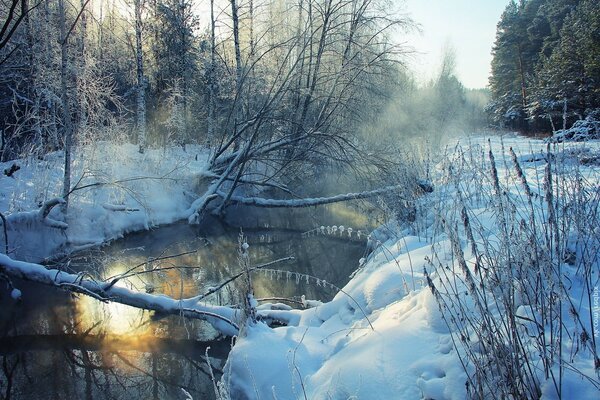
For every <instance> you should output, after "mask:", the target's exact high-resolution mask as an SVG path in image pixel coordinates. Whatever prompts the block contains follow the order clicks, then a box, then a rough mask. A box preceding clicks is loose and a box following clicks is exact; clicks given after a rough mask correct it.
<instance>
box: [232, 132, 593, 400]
mask: <svg viewBox="0 0 600 400" xmlns="http://www.w3.org/2000/svg"><path fill="white" fill-rule="evenodd" d="M490 148H491V150H492V156H490V155H489V149H490ZM511 148H512V149H514V157H513V155H512V154H511V150H510V149H511ZM599 155H600V146H599V143H598V142H590V143H586V144H565V145H561V146H553V147H551V148H549V149H547V148H546V144H545V143H543V142H541V141H531V140H529V139H525V138H522V137H517V136H505V137H503V138H500V137H492V138H490V142H489V144H488V142H487V139H486V138H472V139H465V140H464V141H462V142H461V143H459V144H458V145H457V146H456V147H454V148H452V149H449V150H448V151H447V152H446V154H444V155H442V156H441V158H440V161H439V162H438V163H436V165H435V166H432V167H433V168H432V170H433V171H435V172H434V173H433V176H432V177H431V179H432V180H433V182H434V184H435V187H436V191H435V192H434V193H432V194H430V195H427V196H425V197H423V198H422V199H421V200H420V202H419V204H418V207H417V208H418V217H417V223H415V224H412V225H406V226H401V227H396V228H394V229H392V230H393V231H394V233H395V234H394V235H393V237H391V238H390V239H388V240H386V241H385V242H384V243H380V244H379V247H378V249H377V250H376V251H375V252H374V253H373V254H372V255H371V256H370V257H369V259H368V260H367V262H366V263H365V264H364V265H363V266H362V268H360V269H359V270H358V271H357V272H356V274H355V275H354V277H353V279H352V280H351V281H350V282H349V283H348V285H346V286H345V287H344V288H343V290H342V291H340V292H339V293H338V294H337V296H336V297H335V298H334V299H333V301H331V302H329V303H326V304H322V305H319V306H317V307H315V308H312V309H310V310H305V311H294V312H292V313H293V315H294V318H292V317H290V316H288V317H287V320H288V321H291V323H290V324H289V325H288V326H286V327H281V328H277V329H269V328H267V327H266V326H264V325H263V324H261V323H259V324H257V325H255V326H252V327H250V328H249V329H248V330H247V332H246V335H245V336H244V337H242V338H240V339H238V341H237V343H236V346H235V347H234V348H233V350H232V352H231V354H230V357H229V361H228V365H227V366H226V368H225V370H226V371H228V375H227V376H226V377H225V378H224V380H223V382H224V385H223V386H222V387H221V389H222V392H223V395H224V396H225V397H227V396H231V398H252V399H254V398H274V399H331V398H344V399H347V398H356V399H419V398H425V399H457V400H458V399H464V398H469V397H484V398H499V397H503V396H510V395H511V394H510V393H511V392H512V395H514V396H523V397H542V398H545V399H555V398H594V396H596V395H597V393H598V391H599V390H600V381H599V379H598V366H597V365H598V364H596V366H595V365H594V364H595V362H597V361H595V360H597V357H598V348H597V347H596V344H595V343H597V340H598V339H597V338H598V326H597V324H598V320H597V314H594V312H596V313H597V312H598V308H597V307H596V308H594V307H595V306H594V304H595V303H593V298H594V297H593V296H594V293H597V291H596V292H594V290H596V289H593V288H597V287H598V284H599V276H598V270H599V268H598V267H599V264H598V260H599V251H600V250H599V249H600V241H599V239H600V237H599V236H598V232H597V226H598V225H597V223H598V217H597V215H596V214H597V212H598V211H599V210H598V207H599V205H598V199H599V196H600V193H599V192H598V187H599V186H598V184H599V182H600V169H599V165H598V159H599V158H598V156H599ZM594 160H595V161H594ZM492 166H493V167H492ZM519 171H520V172H519ZM548 182H552V185H549V184H548ZM553 226H554V228H553ZM317 282H318V281H315V284H316V283H317ZM596 296H597V294H596ZM594 310H595V311H594ZM263 313H264V315H267V316H268V315H273V317H274V318H277V317H279V318H281V313H273V314H272V313H271V312H270V311H268V310H265V311H263ZM594 315H596V317H595V318H596V319H594V317H593V316H594ZM594 336H595V341H594V340H593V339H592V337H594ZM540 338H543V339H540Z"/></svg>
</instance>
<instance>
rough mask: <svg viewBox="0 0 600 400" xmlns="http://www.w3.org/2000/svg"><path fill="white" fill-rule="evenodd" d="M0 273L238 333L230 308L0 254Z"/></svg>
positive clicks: (235, 312)
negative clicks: (205, 322) (143, 289)
mask: <svg viewBox="0 0 600 400" xmlns="http://www.w3.org/2000/svg"><path fill="white" fill-rule="evenodd" d="M0 273H4V274H6V275H7V276H9V277H12V278H18V279H23V280H26V281H30V282H36V283H39V284H42V285H47V286H54V287H57V288H62V289H65V290H68V291H71V292H76V293H81V294H84V295H87V296H91V297H93V298H95V299H97V300H101V301H112V302H116V303H120V304H125V305H128V306H131V307H135V308H139V309H142V310H150V311H155V312H157V313H159V314H161V315H178V316H184V317H187V318H193V319H201V320H204V321H207V322H209V323H210V324H211V325H212V326H213V327H214V328H215V329H216V330H217V331H219V332H220V333H222V334H223V335H225V336H234V335H236V334H237V333H238V330H239V328H238V325H237V324H236V323H235V321H237V320H239V317H240V315H239V313H240V311H239V310H234V309H232V308H230V307H222V306H212V305H207V304H200V303H198V302H197V301H192V299H188V300H186V299H180V300H177V299H174V298H171V297H168V296H165V295H153V294H149V293H143V292H138V291H133V290H130V289H127V288H125V287H122V286H118V285H107V284H106V283H103V282H97V281H95V280H93V279H89V278H82V276H80V275H75V274H69V273H66V272H63V271H59V270H56V269H46V268H45V267H44V266H42V265H39V264H33V263H27V262H23V261H16V260H13V259H11V258H10V257H8V256H6V255H4V254H0Z"/></svg>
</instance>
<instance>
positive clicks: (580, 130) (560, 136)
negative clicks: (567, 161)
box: [548, 110, 600, 143]
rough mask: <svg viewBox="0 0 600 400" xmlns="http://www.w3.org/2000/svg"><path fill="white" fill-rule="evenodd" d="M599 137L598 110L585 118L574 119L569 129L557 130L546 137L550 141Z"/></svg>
mask: <svg viewBox="0 0 600 400" xmlns="http://www.w3.org/2000/svg"><path fill="white" fill-rule="evenodd" d="M592 139H600V110H596V111H595V112H593V113H591V114H590V115H588V116H587V117H586V118H585V119H580V120H579V121H576V122H575V123H574V124H573V126H572V127H570V128H569V129H561V130H558V131H556V132H555V133H554V135H552V137H550V138H549V139H548V141H549V142H551V143H562V142H568V141H571V142H583V141H585V140H592Z"/></svg>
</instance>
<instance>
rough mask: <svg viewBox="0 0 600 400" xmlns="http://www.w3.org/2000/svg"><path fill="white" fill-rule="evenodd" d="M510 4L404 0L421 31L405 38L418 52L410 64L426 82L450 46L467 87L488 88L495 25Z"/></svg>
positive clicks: (486, 0) (495, 0)
mask: <svg viewBox="0 0 600 400" xmlns="http://www.w3.org/2000/svg"><path fill="white" fill-rule="evenodd" d="M509 1H510V0H405V1H404V4H405V6H404V9H405V11H406V12H407V13H408V14H409V15H410V16H411V17H412V18H413V19H414V20H415V22H417V23H419V24H420V26H421V29H422V33H421V34H418V33H415V34H411V35H409V37H408V38H404V40H408V43H409V44H410V45H411V46H413V47H414V48H415V49H416V50H417V51H418V52H419V54H417V55H415V56H414V59H413V60H411V62H410V66H411V67H412V69H413V70H414V71H418V79H419V80H420V81H422V82H425V81H427V80H429V79H430V78H431V77H432V76H434V75H435V73H436V71H437V70H438V67H439V64H440V59H441V54H442V49H443V48H444V47H445V46H446V45H450V46H452V47H453V48H454V49H455V51H456V70H457V76H458V78H459V79H460V80H461V82H462V83H463V84H464V85H465V86H466V87H468V88H481V87H485V86H487V82H488V77H489V74H490V61H491V59H492V56H491V54H490V52H491V48H492V45H493V43H494V38H495V35H496V24H497V23H498V20H499V19H500V15H501V14H502V11H504V8H505V7H506V5H507V4H508V3H509Z"/></svg>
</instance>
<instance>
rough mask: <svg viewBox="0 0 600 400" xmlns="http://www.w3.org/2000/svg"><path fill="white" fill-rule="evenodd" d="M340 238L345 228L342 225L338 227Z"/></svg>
mask: <svg viewBox="0 0 600 400" xmlns="http://www.w3.org/2000/svg"><path fill="white" fill-rule="evenodd" d="M339 229H340V236H342V234H343V233H344V231H345V230H346V227H345V226H344V225H340V228H339Z"/></svg>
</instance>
